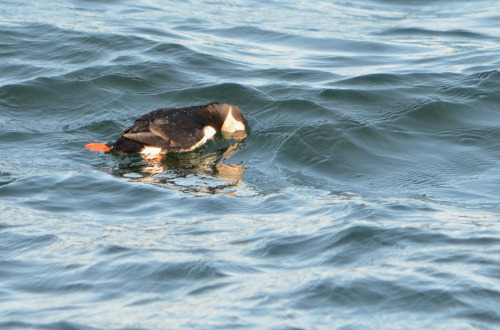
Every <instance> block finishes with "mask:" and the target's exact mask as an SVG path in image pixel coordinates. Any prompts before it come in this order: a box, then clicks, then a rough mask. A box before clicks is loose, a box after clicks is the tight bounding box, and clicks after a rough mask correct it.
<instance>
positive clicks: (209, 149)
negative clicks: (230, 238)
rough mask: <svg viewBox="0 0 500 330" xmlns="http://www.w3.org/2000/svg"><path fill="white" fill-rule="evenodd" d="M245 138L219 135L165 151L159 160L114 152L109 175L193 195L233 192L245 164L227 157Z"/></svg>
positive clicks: (234, 151) (237, 148)
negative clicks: (185, 148)
mask: <svg viewBox="0 0 500 330" xmlns="http://www.w3.org/2000/svg"><path fill="white" fill-rule="evenodd" d="M245 137H246V134H244V136H242V135H240V136H234V135H231V136H230V138H229V139H228V138H227V137H226V138H224V139H223V138H222V137H220V136H219V138H217V139H216V140H213V141H210V142H209V143H208V144H207V145H205V146H204V147H202V148H199V149H197V150H194V151H191V152H184V153H169V154H166V155H163V156H162V157H161V159H147V158H143V157H141V156H138V155H135V156H120V155H117V156H116V157H119V158H121V161H120V164H118V165H117V166H116V167H114V168H112V169H111V174H113V175H115V176H117V177H123V178H127V179H129V180H132V181H137V182H145V183H151V184H155V185H156V186H160V187H165V188H169V189H174V190H178V191H182V192H185V193H189V194H194V195H196V196H203V195H214V194H228V195H234V194H236V190H237V188H238V186H240V185H241V184H242V183H243V174H244V173H245V167H244V166H243V162H240V163H238V164H235V163H230V161H229V158H230V157H231V156H233V155H234V154H235V153H236V152H238V151H239V150H240V149H241V148H242V146H243V142H244V140H243V139H244V138H245Z"/></svg>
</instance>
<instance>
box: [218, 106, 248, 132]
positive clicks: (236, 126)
mask: <svg viewBox="0 0 500 330" xmlns="http://www.w3.org/2000/svg"><path fill="white" fill-rule="evenodd" d="M244 130H245V123H242V122H241V121H238V120H236V119H234V117H233V111H232V109H231V110H229V112H228V114H227V117H226V120H224V124H222V128H221V131H225V132H236V131H244Z"/></svg>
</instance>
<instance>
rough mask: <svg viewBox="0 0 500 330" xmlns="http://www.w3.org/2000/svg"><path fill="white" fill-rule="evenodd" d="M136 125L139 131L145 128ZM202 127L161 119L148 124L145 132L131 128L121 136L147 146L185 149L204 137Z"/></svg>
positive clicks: (193, 123)
mask: <svg viewBox="0 0 500 330" xmlns="http://www.w3.org/2000/svg"><path fill="white" fill-rule="evenodd" d="M137 124H138V126H139V127H140V128H141V130H142V129H145V128H146V127H144V125H143V124H142V123H136V125H137ZM136 125H134V126H136ZM139 127H138V128H139ZM203 127H204V126H203V124H201V123H198V122H195V121H183V120H166V119H161V120H155V121H153V122H152V123H150V124H149V126H148V127H147V131H137V129H134V128H133V127H132V129H130V130H129V131H128V132H126V133H125V134H124V135H123V136H124V137H126V138H129V139H131V140H135V141H137V142H140V143H144V144H145V145H148V146H156V147H162V148H180V149H185V148H186V149H187V148H190V147H191V146H193V145H196V144H197V143H199V142H200V141H201V140H202V139H203V138H204V137H205V133H204V130H203Z"/></svg>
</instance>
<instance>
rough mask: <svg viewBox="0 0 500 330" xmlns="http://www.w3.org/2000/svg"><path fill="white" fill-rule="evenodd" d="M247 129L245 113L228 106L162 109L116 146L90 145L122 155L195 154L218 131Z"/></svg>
mask: <svg viewBox="0 0 500 330" xmlns="http://www.w3.org/2000/svg"><path fill="white" fill-rule="evenodd" d="M245 130H246V120H245V117H244V116H243V111H241V109H240V108H238V107H237V106H235V105H232V104H227V103H219V102H216V103H210V104H206V105H199V106H192V107H186V108H161V109H156V110H154V111H151V112H149V113H147V114H145V115H142V116H141V117H139V118H138V119H136V120H135V122H134V124H133V125H132V126H130V127H129V128H127V129H126V130H125V131H124V132H123V134H122V136H121V137H120V138H119V139H118V140H117V141H116V142H115V143H113V144H104V143H89V144H87V145H85V147H86V148H87V149H90V150H92V151H104V152H110V151H114V152H117V153H122V154H137V153H139V154H146V155H151V154H156V155H161V154H166V153H170V152H183V151H191V150H194V149H196V148H198V147H199V146H201V145H203V144H204V143H205V142H207V140H209V139H210V138H212V137H213V136H214V135H215V134H216V133H217V132H221V131H222V132H228V133H236V132H238V131H245Z"/></svg>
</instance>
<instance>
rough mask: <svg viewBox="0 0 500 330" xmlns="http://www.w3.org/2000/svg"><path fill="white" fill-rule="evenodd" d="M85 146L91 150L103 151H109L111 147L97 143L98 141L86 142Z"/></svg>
mask: <svg viewBox="0 0 500 330" xmlns="http://www.w3.org/2000/svg"><path fill="white" fill-rule="evenodd" d="M85 148H87V149H89V150H92V151H104V152H108V151H111V148H110V147H109V146H108V145H107V144H104V143H99V142H92V143H87V144H86V145H85Z"/></svg>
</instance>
